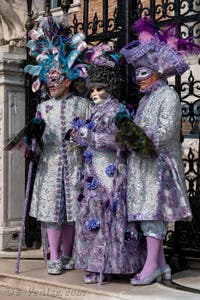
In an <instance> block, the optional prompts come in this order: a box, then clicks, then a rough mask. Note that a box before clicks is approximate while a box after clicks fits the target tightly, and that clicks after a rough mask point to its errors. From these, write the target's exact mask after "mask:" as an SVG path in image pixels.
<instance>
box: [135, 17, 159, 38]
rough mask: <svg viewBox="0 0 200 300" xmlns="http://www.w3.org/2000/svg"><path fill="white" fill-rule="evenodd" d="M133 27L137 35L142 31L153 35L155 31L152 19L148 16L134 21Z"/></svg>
mask: <svg viewBox="0 0 200 300" xmlns="http://www.w3.org/2000/svg"><path fill="white" fill-rule="evenodd" d="M133 28H134V30H135V31H136V32H137V34H138V35H139V34H140V33H141V32H143V31H145V32H148V33H150V34H152V35H154V34H155V32H156V29H155V26H154V23H153V20H152V19H150V18H148V17H143V18H140V19H138V20H137V21H135V23H134V26H133Z"/></svg>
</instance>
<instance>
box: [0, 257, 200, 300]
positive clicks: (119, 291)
mask: <svg viewBox="0 0 200 300" xmlns="http://www.w3.org/2000/svg"><path fill="white" fill-rule="evenodd" d="M14 272H15V259H0V286H1V287H3V288H4V289H6V290H7V291H9V290H18V291H21V293H22V292H23V293H22V295H29V296H37V297H41V299H43V297H45V298H46V297H49V300H50V299H51V298H54V300H56V299H70V300H72V299H73V300H74V299H76V300H122V299H124V300H133V299H134V300H137V299H140V300H146V299H148V300H151V299H152V300H159V299H166V300H168V299H170V300H175V299H181V300H197V299H198V300H200V293H199V294H198V293H196V292H195V293H193V292H191V290H189V291H184V290H181V289H173V288H171V287H170V286H166V285H163V284H159V283H154V284H152V285H149V286H142V287H140V286H131V285H130V284H129V282H128V281H119V280H118V281H115V282H109V283H104V284H103V285H98V284H91V285H86V284H84V283H83V275H84V274H85V272H83V271H79V270H74V271H69V272H64V273H63V274H62V275H48V274H47V271H46V265H45V263H44V261H43V260H42V259H32V260H31V259H22V260H21V263H20V273H19V274H15V273H14ZM195 272H196V273H194V272H191V273H189V275H188V273H187V272H186V271H185V273H184V274H183V275H184V276H181V274H179V276H178V275H177V274H176V276H174V278H173V280H177V282H178V283H179V284H182V283H183V282H184V283H185V284H186V285H187V286H188V281H189V282H191V283H192V282H194V279H195V281H196V284H198V286H199V282H200V272H199V270H195ZM181 278H184V279H181ZM195 287H196V288H197V286H195V285H194V284H193V288H195ZM1 299H2V298H1ZM27 299H29V298H28V297H27ZM10 300H13V299H12V298H10Z"/></svg>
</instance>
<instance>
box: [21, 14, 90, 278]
mask: <svg viewBox="0 0 200 300" xmlns="http://www.w3.org/2000/svg"><path fill="white" fill-rule="evenodd" d="M29 36H30V38H31V40H30V41H29V42H28V44H27V47H28V48H29V49H30V52H31V55H32V56H33V57H35V58H36V62H37V65H27V66H26V67H25V72H27V73H29V74H31V75H33V76H36V80H35V81H34V83H33V85H32V89H33V91H37V90H39V89H40V87H41V86H42V84H43V83H46V85H47V87H48V89H49V92H50V99H49V100H47V101H44V102H42V103H41V104H39V105H38V107H37V113H36V118H34V119H33V120H32V122H31V123H30V124H29V126H27V129H26V137H27V140H28V142H29V143H30V140H31V139H32V138H33V137H35V136H37V137H38V136H39V135H40V136H39V137H40V138H41V142H40V141H39V144H42V147H41V148H42V154H41V156H40V160H39V164H38V169H37V174H36V178H35V182H34V189H33V195H32V201H31V208H30V216H32V217H35V218H36V219H37V220H39V221H41V224H42V229H43V230H42V232H46V233H47V236H48V244H49V250H50V259H49V260H48V261H47V271H48V273H49V274H61V273H62V270H63V269H73V268H74V261H73V259H72V247H73V240H74V231H75V221H76V216H77V198H78V196H79V194H80V180H81V174H82V155H81V154H82V150H81V147H79V146H78V145H74V144H72V143H71V142H70V141H68V140H67V139H66V133H67V132H68V130H69V128H70V127H71V123H72V121H73V119H74V118H75V117H76V116H81V117H82V118H84V119H86V118H87V113H88V107H89V100H87V99H85V98H82V97H78V96H75V95H73V94H72V93H71V91H70V84H71V82H72V80H73V79H75V78H77V77H78V76H80V75H81V74H82V73H83V71H82V69H80V68H79V67H78V66H77V64H76V63H77V58H78V57H79V55H80V54H81V52H82V51H83V50H85V49H86V47H87V45H86V43H85V42H84V41H83V40H84V36H83V35H82V34H77V35H74V36H72V37H71V38H69V37H67V36H66V34H65V31H64V29H63V28H62V26H61V25H59V23H58V21H57V19H56V18H54V17H46V18H45V17H44V18H41V19H40V20H39V23H38V26H37V28H36V29H33V30H31V32H30V34H29ZM78 62H79V63H80V60H78ZM42 123H43V124H44V126H43V130H42V131H41V132H39V130H40V126H41V124H42ZM32 156H34V154H33V153H31V150H30V151H27V157H32Z"/></svg>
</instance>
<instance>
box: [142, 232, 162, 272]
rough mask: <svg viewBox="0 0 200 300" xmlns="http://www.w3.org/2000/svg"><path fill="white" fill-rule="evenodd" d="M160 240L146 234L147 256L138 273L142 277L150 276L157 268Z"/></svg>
mask: <svg viewBox="0 0 200 300" xmlns="http://www.w3.org/2000/svg"><path fill="white" fill-rule="evenodd" d="M160 244H161V240H159V239H156V238H153V237H150V236H148V237H147V258H146V261H145V264H144V267H143V269H142V271H141V272H140V275H141V276H142V277H148V276H151V275H152V274H153V273H154V272H155V270H157V269H158V268H159V264H158V260H159V253H160V252H159V251H160Z"/></svg>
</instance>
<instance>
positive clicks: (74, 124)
mask: <svg viewBox="0 0 200 300" xmlns="http://www.w3.org/2000/svg"><path fill="white" fill-rule="evenodd" d="M83 126H84V120H83V119H81V118H79V117H76V118H74V120H73V122H72V128H74V129H76V130H78V129H79V128H81V127H83Z"/></svg>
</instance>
